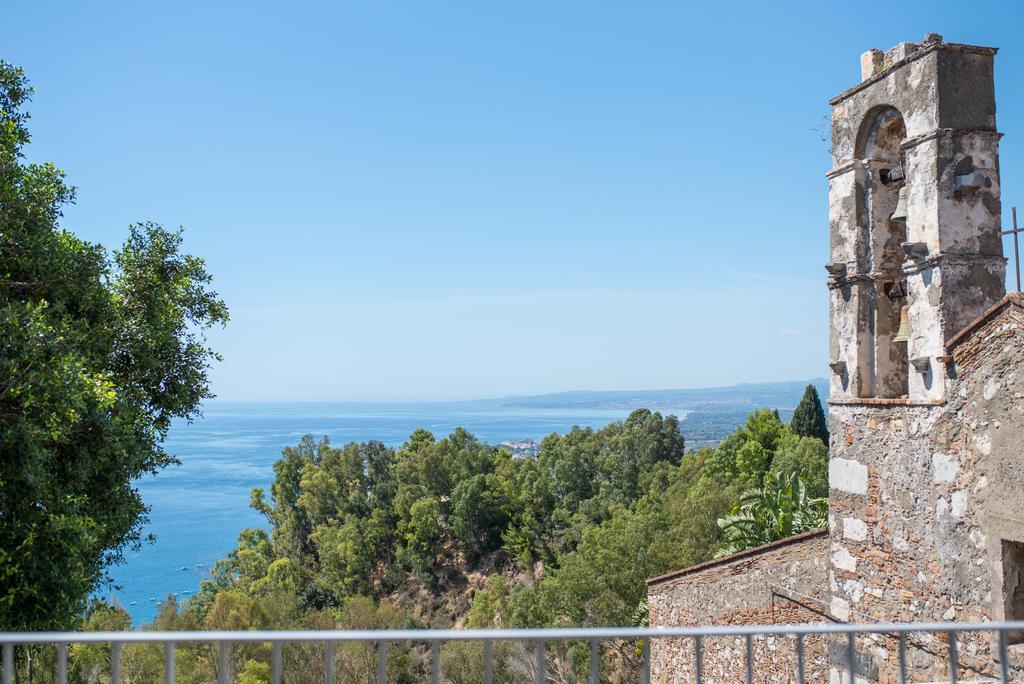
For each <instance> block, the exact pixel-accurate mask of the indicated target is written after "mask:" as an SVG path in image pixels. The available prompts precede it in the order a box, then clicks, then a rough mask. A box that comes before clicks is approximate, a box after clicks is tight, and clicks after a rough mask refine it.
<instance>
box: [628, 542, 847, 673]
mask: <svg viewBox="0 0 1024 684" xmlns="http://www.w3.org/2000/svg"><path fill="white" fill-rule="evenodd" d="M828 550H829V536H828V532H827V530H820V531H817V532H810V533H806V534H802V535H797V536H795V537H790V538H789V539H784V540H782V541H779V542H775V543H773V544H768V545H766V546H762V547H758V548H756V549H749V550H747V551H743V552H741V553H738V554H734V555H732V556H727V557H725V558H722V559H719V560H716V561H711V562H708V563H703V564H701V565H697V566H693V567H691V568H687V569H686V570H682V571H680V572H675V573H671V574H668V575H663V576H661V577H656V578H654V579H652V580H649V581H648V598H647V601H648V605H649V609H650V624H651V625H656V626H659V627H661V626H673V627H678V626H692V625H737V624H740V625H750V624H757V625H761V624H763V625H777V624H798V623H806V622H818V621H821V620H822V619H823V613H824V611H825V610H826V609H827V606H828V575H827V570H828ZM703 648H704V659H703V663H704V666H703V675H704V681H705V682H707V683H708V684H727V683H730V682H739V681H743V680H744V672H745V670H744V663H745V651H746V644H745V641H744V639H742V638H716V639H706V640H705V641H704V646H703ZM753 653H754V662H755V665H756V668H755V681H757V682H773V683H774V682H792V681H795V672H796V650H795V642H794V640H793V639H790V638H766V637H757V638H755V639H754V641H753ZM805 654H806V661H805V662H806V668H807V670H806V671H807V676H808V681H822V680H823V678H824V673H825V672H826V670H827V656H826V644H825V642H824V640H823V639H821V638H813V639H807V640H806V642H805ZM694 662H695V660H694V643H693V641H692V640H667V639H655V640H653V641H652V644H651V677H652V681H655V682H673V683H676V682H691V681H694V676H693V674H694V672H693V669H694Z"/></svg>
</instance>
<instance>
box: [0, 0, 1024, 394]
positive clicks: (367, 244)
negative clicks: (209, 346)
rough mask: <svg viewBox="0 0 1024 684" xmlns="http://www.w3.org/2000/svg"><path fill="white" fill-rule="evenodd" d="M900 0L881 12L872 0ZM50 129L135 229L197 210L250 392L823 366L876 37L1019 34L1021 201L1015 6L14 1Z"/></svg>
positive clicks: (1008, 175) (678, 382) (1007, 101)
mask: <svg viewBox="0 0 1024 684" xmlns="http://www.w3.org/2000/svg"><path fill="white" fill-rule="evenodd" d="M864 10H873V11H864ZM4 16H5V24H6V26H5V30H4V32H3V34H4V35H3V41H2V43H0V45H2V53H0V57H2V58H3V59H6V60H7V61H9V62H13V63H15V64H18V65H21V66H23V67H24V68H25V69H26V71H27V73H28V75H29V77H30V78H31V80H32V82H33V84H34V85H35V87H36V90H37V94H36V97H35V100H34V102H33V103H32V107H31V111H32V116H33V118H32V122H31V129H32V132H33V136H34V139H33V143H32V145H31V147H30V148H29V151H28V152H29V157H30V158H31V159H33V160H37V161H54V162H56V163H57V164H58V165H59V166H61V167H62V168H64V169H65V170H66V171H67V172H68V175H69V178H70V179H71V181H72V182H73V183H74V184H75V185H77V186H78V188H79V194H78V202H77V204H76V205H75V206H73V207H71V208H70V209H69V210H68V211H67V212H66V214H65V220H64V225H65V226H66V227H67V228H69V229H71V230H73V231H75V232H76V233H78V234H79V235H81V236H83V237H85V238H86V239H89V240H92V241H97V242H101V243H103V244H106V245H108V246H114V245H116V244H118V243H119V242H120V241H121V240H123V238H124V236H125V234H126V232H127V226H128V225H129V224H130V223H132V222H134V221H138V220H145V219H152V220H156V221H159V222H161V223H163V224H165V225H168V226H176V225H184V226H185V229H186V247H187V249H188V250H189V251H191V252H193V253H196V254H199V255H201V256H203V257H205V258H206V260H207V262H208V266H209V269H210V270H211V271H212V273H213V274H214V276H215V278H216V286H217V288H218V290H219V291H220V293H221V294H222V295H223V296H224V298H225V299H226V300H227V302H228V304H229V305H230V307H231V312H232V322H231V324H230V326H229V327H228V328H227V329H226V330H224V331H218V332H216V333H215V334H213V335H212V340H213V343H214V345H215V346H216V347H217V348H218V349H219V350H220V351H221V352H222V353H223V354H224V356H225V361H224V363H223V364H220V365H219V366H218V367H217V368H216V370H215V371H214V374H213V381H214V390H215V391H216V392H217V393H218V394H219V395H220V397H221V398H223V399H227V400H396V399H398V400H404V399H451V398H471V397H485V396H497V395H505V394H513V393H539V392H548V391H559V390H569V389H637V388H676V387H699V386H710V385H725V384H732V383H737V382H747V381H749V382H757V381H770V380H787V379H801V378H809V377H813V376H819V375H825V373H826V372H827V366H826V362H827V359H826V353H827V350H826V346H827V337H826V313H827V300H826V290H825V286H824V281H825V278H824V276H825V271H824V269H823V268H822V266H823V264H824V263H825V261H826V258H827V241H828V234H827V196H826V192H827V187H826V181H825V177H824V172H825V171H826V170H827V169H828V167H829V156H828V143H827V142H826V141H824V140H823V139H822V135H823V133H825V132H827V116H828V107H827V105H826V100H827V99H828V98H829V97H831V96H832V95H835V94H837V93H839V92H841V91H843V90H845V89H846V88H848V87H849V86H851V85H853V84H855V83H856V82H857V80H858V79H859V62H858V56H859V54H860V53H861V52H862V51H863V50H865V49H867V48H870V47H880V48H882V49H887V48H888V47H890V46H892V45H894V44H895V43H897V42H899V41H901V40H920V39H921V37H922V36H923V35H924V33H926V32H929V31H934V32H938V33H942V34H943V35H944V36H945V37H946V40H948V41H951V42H964V43H977V44H982V45H994V46H998V47H1001V48H1002V50H1001V52H1000V53H999V55H998V56H997V58H996V59H997V62H996V69H997V72H996V73H997V98H998V108H999V110H998V122H999V128H1000V130H1001V131H1002V132H1004V133H1005V134H1006V137H1005V138H1004V139H1003V142H1002V180H1003V198H1004V207H1005V208H1006V211H1005V214H1006V217H1005V220H1004V224H1008V223H1009V210H1008V208H1009V206H1011V205H1012V204H1014V203H1020V204H1021V205H1022V206H1024V102H1022V99H1024V92H1022V89H1020V88H1019V87H1016V88H1015V87H1014V86H1015V84H1019V83H1020V82H1021V79H1022V78H1024V47H1020V45H1021V44H1022V43H1021V30H1020V27H1021V25H1022V22H1021V19H1024V4H1021V3H1019V2H1002V3H1000V2H991V3H984V2H978V3H964V2H962V1H961V2H936V1H935V0H931V1H929V2H893V3H887V4H884V5H878V6H872V5H864V4H859V5H858V4H856V3H853V4H851V3H849V2H823V1H818V2H808V3H791V4H787V3H777V2H772V3H766V2H751V3H737V2H720V3H692V6H690V4H689V3H680V2H666V3H656V2H651V3H594V2H559V3H553V2H529V1H517V2H514V3H512V2H510V3H479V2H478V3H458V2H444V3H426V2H388V3H382V2H381V3H361V4H353V3H334V2H330V3H328V2H324V3H272V4H263V3H260V2H245V3H237V4H229V3H210V2H203V3H199V2H184V1H178V2H174V3H138V2H132V3H120V4H118V3H102V4H100V3H66V4H60V3H51V2H46V3H42V2H41V3H16V4H12V5H11V6H9V7H7V8H6V9H5V10H4Z"/></svg>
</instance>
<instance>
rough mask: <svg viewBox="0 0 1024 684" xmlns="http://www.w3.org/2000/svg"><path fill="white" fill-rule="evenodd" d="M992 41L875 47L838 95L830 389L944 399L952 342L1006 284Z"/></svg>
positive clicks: (933, 38) (860, 395) (852, 395)
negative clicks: (947, 346) (983, 44)
mask: <svg viewBox="0 0 1024 684" xmlns="http://www.w3.org/2000/svg"><path fill="white" fill-rule="evenodd" d="M995 53H996V49H995V48H987V47H977V46H973V45H956V44H947V43H943V42H942V37H941V36H938V35H936V34H929V35H928V36H926V37H925V41H924V42H923V43H900V44H899V45H897V46H896V47H894V48H893V49H891V50H889V51H888V52H887V53H882V51H881V50H870V51H868V52H866V53H864V54H863V55H862V56H861V72H862V80H861V82H860V83H859V84H858V85H856V86H854V87H853V88H851V89H849V90H847V91H846V92H844V93H842V94H841V95H839V96H837V97H835V98H833V99H832V100H831V101H830V104H831V105H832V108H833V110H832V157H833V167H832V170H831V171H830V172H829V173H828V178H829V223H830V231H831V258H830V261H829V263H828V265H827V269H828V272H829V290H830V318H831V320H830V324H831V325H830V331H831V335H830V340H829V353H830V358H829V361H830V367H831V392H830V395H831V397H832V398H833V399H838V400H844V399H850V400H856V399H885V400H904V401H906V402H910V403H915V402H935V401H939V400H942V399H943V398H944V397H945V385H946V379H947V372H946V370H947V369H946V362H947V361H948V359H947V358H946V356H945V352H944V345H945V343H946V342H947V341H948V340H949V339H950V338H951V337H952V336H953V335H955V334H956V333H957V332H958V331H959V330H961V329H962V328H963V327H964V326H965V325H966V324H967V323H969V322H970V321H972V320H973V319H974V318H976V317H977V316H978V315H980V314H981V313H982V312H983V311H985V310H986V309H987V308H988V307H990V306H991V305H993V304H994V303H995V302H997V301H999V299H1000V298H1001V297H1002V296H1003V294H1004V282H1005V266H1006V262H1005V260H1004V259H1003V255H1002V242H1001V239H1000V235H999V231H1000V204H999V155H998V148H999V138H1000V134H999V133H997V132H996V118H995V93H994V88H993V78H992V66H993V64H992V63H993V56H994V55H995ZM901 323H902V325H901ZM901 333H902V334H901Z"/></svg>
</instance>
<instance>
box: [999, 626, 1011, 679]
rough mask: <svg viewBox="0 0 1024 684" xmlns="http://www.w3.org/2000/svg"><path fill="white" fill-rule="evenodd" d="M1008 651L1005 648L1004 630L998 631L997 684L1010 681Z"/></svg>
mask: <svg viewBox="0 0 1024 684" xmlns="http://www.w3.org/2000/svg"><path fill="white" fill-rule="evenodd" d="M1009 658H1010V654H1009V649H1008V648H1007V647H1006V630H1005V629H1001V630H999V684H1008V682H1009V681H1010V663H1009Z"/></svg>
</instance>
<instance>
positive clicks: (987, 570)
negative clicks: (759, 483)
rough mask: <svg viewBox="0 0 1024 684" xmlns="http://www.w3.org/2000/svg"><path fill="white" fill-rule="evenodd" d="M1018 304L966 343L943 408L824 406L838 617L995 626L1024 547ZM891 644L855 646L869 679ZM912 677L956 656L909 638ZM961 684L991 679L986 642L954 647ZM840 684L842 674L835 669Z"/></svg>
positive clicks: (880, 674)
mask: <svg viewBox="0 0 1024 684" xmlns="http://www.w3.org/2000/svg"><path fill="white" fill-rule="evenodd" d="M1020 302H1021V299H1020V297H1019V295H1010V296H1008V297H1007V298H1005V299H1004V300H1003V302H1002V303H1001V304H1000V305H998V306H997V307H995V309H994V310H993V312H992V313H991V314H989V315H987V317H985V316H983V317H982V318H983V320H980V321H979V322H978V324H977V325H976V326H973V327H972V328H970V329H969V330H968V331H966V334H962V335H958V336H957V338H956V339H955V340H953V344H952V345H951V346H952V349H951V350H950V351H951V359H950V360H951V363H949V364H948V365H947V370H946V372H945V373H944V374H945V375H946V378H945V384H946V389H947V396H948V397H949V399H948V401H947V402H946V403H945V404H943V405H939V406H928V405H926V406H910V405H885V404H881V405H879V404H869V403H862V404H833V405H831V406H830V407H829V429H830V431H831V434H832V443H831V448H830V457H831V460H830V467H829V484H830V487H831V491H830V494H829V501H830V521H829V522H830V528H831V537H832V538H831V549H830V553H829V556H830V562H831V569H830V571H829V589H830V592H831V595H832V600H831V605H830V609H831V613H832V615H833V616H834V617H835V618H836V619H838V620H843V621H850V622H909V621H915V622H917V621H924V622H928V621H948V620H957V621H966V622H980V621H988V620H1001V619H1003V618H1004V617H1007V615H1006V607H1007V605H1008V601H1009V602H1010V603H1012V599H1007V598H1006V597H1004V595H1003V594H1004V592H1003V585H1004V583H1003V573H1004V567H1003V566H1004V564H1003V555H1004V552H1003V546H1004V542H1006V541H1012V542H1021V541H1024V401H1022V399H1024V309H1022V308H1021V305H1020ZM893 646H894V644H893V643H892V640H891V639H887V638H884V637H882V638H872V639H866V640H861V641H860V642H859V643H858V651H859V652H860V653H861V655H862V656H863V657H864V659H865V660H866V661H868V662H870V663H871V666H870V667H869V668H867V669H866V671H865V672H863V673H861V672H858V674H861V675H868V677H867V678H868V679H869V680H872V681H874V680H875V678H876V677H877V678H878V680H880V681H887V677H892V676H894V672H895V667H896V650H895V649H894V648H893ZM909 646H910V647H909V649H908V659H909V661H908V662H909V664H910V667H911V669H912V670H913V671H914V672H915V673H917V674H920V675H921V676H923V677H926V678H932V679H936V680H939V679H943V678H948V676H949V675H948V672H947V656H948V644H947V643H946V642H945V641H944V640H943V638H935V637H930V636H927V635H919V636H915V637H914V638H913V639H911V641H910V644H909ZM958 650H959V652H960V664H961V672H960V676H961V677H963V678H970V677H984V676H993V675H995V674H996V670H995V664H994V662H993V659H992V656H993V653H994V651H995V649H993V647H992V644H991V643H990V639H989V635H987V634H983V635H963V636H961V637H960V639H959V641H958ZM833 677H834V678H835V677H838V669H837V670H835V671H833Z"/></svg>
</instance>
